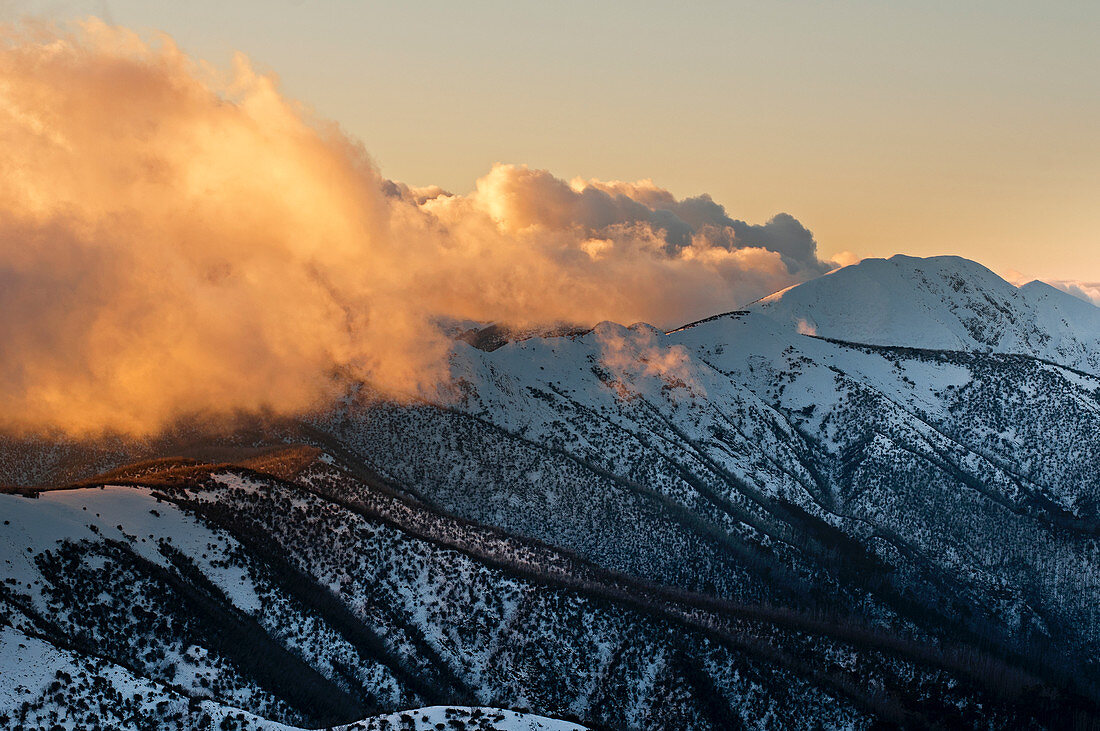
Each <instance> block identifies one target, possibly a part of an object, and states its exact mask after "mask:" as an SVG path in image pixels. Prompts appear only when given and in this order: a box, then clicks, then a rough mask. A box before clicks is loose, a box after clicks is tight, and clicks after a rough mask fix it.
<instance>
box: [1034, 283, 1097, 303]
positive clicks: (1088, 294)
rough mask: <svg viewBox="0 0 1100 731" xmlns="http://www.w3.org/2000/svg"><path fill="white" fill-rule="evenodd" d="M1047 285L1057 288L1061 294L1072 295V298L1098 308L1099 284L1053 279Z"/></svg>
mask: <svg viewBox="0 0 1100 731" xmlns="http://www.w3.org/2000/svg"><path fill="white" fill-rule="evenodd" d="M1047 284H1049V285H1051V286H1052V287H1057V288H1058V289H1060V290H1062V291H1063V292H1067V293H1069V294H1072V295H1073V296H1074V297H1077V298H1079V299H1083V300H1084V301H1085V302H1091V303H1092V304H1094V305H1096V306H1097V307H1100V282H1081V281H1078V280H1070V279H1055V280H1052V281H1050V282H1047Z"/></svg>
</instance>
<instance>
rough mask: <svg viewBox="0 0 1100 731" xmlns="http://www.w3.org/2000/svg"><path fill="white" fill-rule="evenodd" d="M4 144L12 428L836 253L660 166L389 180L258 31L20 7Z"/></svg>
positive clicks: (433, 359) (299, 371)
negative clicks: (127, 21)
mask: <svg viewBox="0 0 1100 731" xmlns="http://www.w3.org/2000/svg"><path fill="white" fill-rule="evenodd" d="M0 149H2V150H4V155H5V157H6V160H5V169H4V175H3V176H2V177H0V342H3V343H4V347H3V349H2V350H0V429H4V430H6V431H17V432H25V431H49V430H61V431H64V432H68V433H73V434H94V433H97V432H100V431H102V430H104V429H110V430H116V431H121V432H127V433H133V434H143V433H150V432H154V431H156V430H158V429H160V428H162V427H163V426H165V425H167V424H169V423H171V422H172V421H173V420H174V419H176V418H178V417H180V416H182V415H191V414H200V415H204V416H205V417H213V416H217V415H225V414H233V413H235V412H238V411H248V412H252V411H268V412H274V413H278V414H297V413H300V412H302V411H305V410H308V409H311V408H314V407H316V406H318V405H319V404H323V403H324V402H325V400H326V399H328V398H331V397H332V396H333V395H334V394H336V393H337V392H338V391H339V389H340V388H341V387H342V386H341V384H342V383H344V382H345V381H344V380H343V379H346V378H349V377H350V378H356V379H362V380H365V381H368V382H369V383H370V384H371V385H372V386H373V387H374V388H376V389H378V390H380V391H382V392H384V393H387V394H390V395H395V396H405V395H411V394H425V393H427V394H429V395H430V394H431V393H432V392H433V389H435V388H436V387H437V386H439V385H441V384H443V383H444V382H445V381H446V380H447V378H448V372H447V353H448V351H449V348H450V347H452V344H451V341H450V339H449V338H448V337H446V336H444V335H443V334H442V333H441V332H440V331H439V330H438V329H437V327H436V326H435V325H434V324H433V323H436V322H438V321H439V319H440V318H455V319H471V320H479V321H498V322H508V323H513V324H517V325H524V324H532V323H540V322H562V321H565V322H574V323H579V324H584V325H591V324H593V323H595V322H597V321H600V320H616V321H619V322H633V321H638V320H645V321H649V322H653V323H655V324H658V325H662V326H671V325H675V324H678V323H680V322H684V321H687V320H691V319H695V318H698V317H701V316H705V315H708V314H711V313H712V312H715V311H720V310H728V309H731V308H732V307H735V306H737V305H738V304H741V303H744V302H746V301H750V300H752V299H755V298H757V297H759V296H761V295H764V294H767V293H769V292H771V291H774V290H776V289H780V288H782V287H785V286H788V285H790V284H793V283H795V282H798V281H802V280H804V279H806V278H809V277H812V276H816V275H817V274H819V273H821V272H823V271H825V270H827V269H828V268H829V267H830V266H831V265H830V264H828V263H826V262H822V261H820V260H819V259H818V257H817V254H816V244H815V242H814V240H813V236H812V235H811V233H810V232H809V231H808V230H807V229H806V228H805V227H803V226H802V225H801V224H799V223H798V222H797V221H796V220H795V219H793V218H791V217H790V216H788V215H786V214H780V215H778V216H776V217H775V218H773V219H772V220H771V221H769V222H767V223H765V224H762V225H751V224H747V223H745V222H743V221H739V220H735V219H733V218H730V217H729V216H728V215H727V214H726V212H725V210H724V209H723V208H722V206H720V205H718V204H716V203H714V202H713V201H712V200H711V199H710V198H709V197H708V196H705V195H704V196H698V197H694V198H687V199H682V200H678V199H676V198H675V197H674V196H672V195H671V194H670V193H669V192H668V191H665V190H662V189H661V188H658V187H657V186H655V185H654V184H653V183H651V182H649V181H642V182H636V183H622V182H601V181H572V182H566V181H564V180H561V179H558V178H556V177H554V176H553V175H551V174H550V173H548V172H546V171H542V170H533V169H529V168H527V167H525V166H522V165H518V166H517V165H496V166H494V167H493V168H492V169H491V170H490V171H489V173H488V174H487V175H486V176H484V177H483V178H482V179H480V180H479V181H477V186H476V189H475V191H474V192H473V193H471V194H469V195H464V196H456V195H451V194H449V193H447V192H446V191H443V190H442V189H439V188H436V187H429V188H413V187H410V186H407V185H404V184H401V183H397V182H394V181H389V180H385V179H384V178H382V177H381V176H380V174H379V173H378V171H377V168H376V167H375V166H374V165H373V163H372V162H371V160H370V158H369V156H368V155H367V153H366V152H365V150H364V148H363V147H362V146H361V145H360V144H359V143H358V142H356V141H354V140H352V139H350V138H349V137H348V136H347V135H345V134H344V133H343V132H342V131H341V130H340V129H339V128H338V127H337V126H336V125H335V124H332V123H329V122H325V121H323V120H319V119H316V118H314V117H313V116H312V115H311V114H310V113H309V112H308V110H306V109H304V108H303V107H302V106H301V105H299V104H296V103H295V102H293V101H290V100H287V99H285V98H284V97H282V96H281V95H280V94H279V92H278V89H277V86H276V83H275V81H274V80H273V79H272V78H270V77H268V76H264V75H262V74H258V73H256V72H255V71H254V70H253V69H252V68H251V67H250V65H249V63H248V61H247V59H246V58H244V57H243V56H238V57H237V58H236V59H235V61H234V64H233V67H232V68H231V69H229V70H228V71H219V70H217V69H213V68H211V67H209V66H208V65H206V64H204V63H202V62H199V61H195V60H193V59H191V58H189V57H188V56H187V55H186V54H184V53H182V52H181V51H180V50H179V49H178V48H177V47H176V46H175V45H174V44H173V43H172V41H171V39H169V38H167V37H165V36H159V37H156V38H153V39H151V40H150V39H146V38H143V37H141V36H139V35H137V34H135V33H133V32H131V31H128V30H125V29H121V28H117V27H113V26H108V25H106V24H104V23H102V22H100V21H96V20H91V21H88V22H86V23H83V24H80V25H78V26H75V27H72V28H59V27H57V26H54V25H50V24H45V23H35V22H29V23H24V24H21V25H18V26H5V27H3V28H0Z"/></svg>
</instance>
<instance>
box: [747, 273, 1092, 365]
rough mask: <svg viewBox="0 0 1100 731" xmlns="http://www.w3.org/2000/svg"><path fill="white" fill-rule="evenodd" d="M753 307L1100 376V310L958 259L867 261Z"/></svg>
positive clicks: (856, 335)
mask: <svg viewBox="0 0 1100 731" xmlns="http://www.w3.org/2000/svg"><path fill="white" fill-rule="evenodd" d="M750 309H752V310H754V311H757V312H761V313H765V314H767V315H768V316H770V317H772V318H773V319H775V320H777V321H780V322H784V323H788V324H790V326H791V327H794V328H800V329H801V331H802V332H808V333H813V334H816V335H819V336H821V337H827V338H836V339H838V340H846V341H849V342H857V343H868V344H871V345H899V346H908V347H913V348H934V349H938V350H966V351H980V352H996V353H1019V354H1023V355H1030V356H1034V357H1036V358H1043V359H1046V360H1050V361H1053V362H1055V363H1059V364H1061V365H1065V366H1071V367H1074V368H1079V369H1081V370H1085V371H1088V372H1090V373H1093V374H1097V373H1100V308H1097V307H1096V306H1095V305H1092V304H1091V303H1089V302H1085V301H1083V300H1080V299H1078V298H1076V297H1074V296H1073V295H1070V294H1067V293H1065V292H1063V291H1061V290H1059V289H1055V288H1054V287H1052V286H1050V285H1049V284H1044V283H1043V282H1039V281H1033V282H1030V283H1028V284H1025V285H1024V286H1022V287H1019V288H1017V287H1015V286H1014V285H1012V284H1010V283H1008V282H1006V281H1005V280H1004V279H1002V278H1001V277H999V276H997V275H996V274H994V273H993V272H991V271H990V270H988V269H986V268H985V267H983V266H982V265H981V264H978V263H976V262H972V261H969V260H967V259H963V258H960V257H957V256H938V257H933V258H928V259H918V258H915V257H911V256H902V255H898V256H893V257H891V258H889V259H865V260H864V261H862V262H860V263H859V264H857V265H855V266H849V267H844V268H843V269H838V270H836V271H834V272H831V273H830V274H827V275H825V276H823V277H820V278H818V279H815V280H812V281H810V282H806V283H805V284H801V285H798V286H796V287H791V288H790V289H786V290H783V291H782V292H777V293H776V294H773V295H771V296H770V297H765V298H764V299H762V300H760V301H759V302H755V303H753V305H752V306H751V307H750Z"/></svg>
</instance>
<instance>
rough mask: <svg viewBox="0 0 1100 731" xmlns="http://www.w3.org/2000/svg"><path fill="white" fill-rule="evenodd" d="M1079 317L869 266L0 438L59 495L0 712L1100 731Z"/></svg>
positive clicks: (11, 582)
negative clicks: (204, 413)
mask: <svg viewBox="0 0 1100 731" xmlns="http://www.w3.org/2000/svg"><path fill="white" fill-rule="evenodd" d="M1068 297H1069V296H1068V295H1064V294H1063V293H1061V292H1059V291H1057V290H1054V289H1053V288H1047V287H1046V286H1045V285H1038V284H1031V285H1026V286H1025V287H1022V288H1019V289H1017V288H1016V287H1013V286H1012V285H1011V284H1008V283H1007V282H1004V281H1003V280H1001V279H1000V278H998V277H996V276H995V275H993V274H992V273H991V272H989V271H988V270H986V269H984V268H983V267H980V266H979V265H977V264H974V263H972V262H966V261H965V260H959V259H954V258H936V259H930V260H918V259H911V258H904V257H895V258H893V259H890V260H888V261H882V260H871V261H867V262H863V263H862V264H860V265H857V266H854V267H849V268H846V269H843V270H839V271H837V272H834V273H833V274H830V275H827V276H825V277H822V278H819V279H817V280H812V281H810V282H808V283H806V284H803V285H800V286H798V287H796V288H793V289H790V290H786V291H784V292H781V293H777V294H776V295H773V296H772V297H769V298H766V299H765V300H762V301H760V302H758V303H755V304H753V305H752V306H750V307H749V308H748V309H746V310H742V311H737V312H732V313H728V314H726V315H721V316H716V317H713V318H709V319H707V320H705V321H702V322H699V323H695V324H692V325H689V326H685V327H683V328H680V329H677V330H675V331H673V332H670V333H664V332H661V331H659V330H657V329H655V328H652V327H650V326H648V325H643V324H637V325H632V326H630V327H624V326H622V325H617V324H614V323H601V324H600V325H598V326H596V327H595V328H593V329H592V330H590V331H583V332H582V331H573V330H561V331H560V334H558V335H550V336H540V337H531V336H530V333H524V334H523V336H522V337H523V339H511V338H509V337H508V331H507V330H506V329H505V328H500V327H495V329H494V330H493V331H492V337H488V336H485V337H478V333H477V331H476V329H474V330H467V331H464V333H463V334H464V337H463V339H462V340H461V341H456V342H455V345H454V349H453V352H452V356H451V369H452V377H453V386H454V388H453V394H454V396H453V398H450V399H448V400H446V401H440V402H438V403H418V404H408V403H394V402H391V401H388V400H386V399H383V398H381V397H379V396H377V395H375V394H374V393H373V392H372V391H371V389H370V388H369V385H367V384H353V385H351V386H350V387H349V391H348V396H347V398H346V399H345V400H344V401H343V402H342V403H341V405H340V406H339V407H338V408H334V409H332V410H330V411H326V412H325V413H322V414H317V415H315V416H313V417H311V418H310V419H308V420H304V421H301V422H298V423H273V424H267V425H264V426H263V428H257V429H254V430H250V431H241V432H239V433H237V434H235V435H234V436H232V437H230V438H222V439H219V440H216V442H214V443H210V442H208V443H202V440H201V439H199V438H197V437H195V438H194V439H190V440H184V439H182V438H176V439H175V440H174V441H167V440H165V441H161V442H156V441H148V442H143V443H141V444H126V443H120V442H119V443H111V444H109V445H106V444H76V443H64V442H58V441H41V440H37V441H35V440H14V439H9V440H8V441H6V442H5V443H4V445H3V449H2V450H0V465H3V468H4V472H5V475H7V477H6V481H8V482H12V483H14V482H23V483H27V482H35V481H37V482H51V483H55V487H68V489H50V490H42V489H23V490H13V491H11V494H8V495H0V515H2V516H3V518H4V521H3V525H2V526H0V561H3V563H2V564H0V565H3V567H4V574H3V579H4V583H3V588H2V589H0V602H2V603H3V605H4V606H3V612H2V613H0V616H3V618H4V619H2V620H0V659H2V662H3V663H4V664H3V667H4V668H5V677H7V676H8V675H9V674H12V677H16V676H18V678H19V680H18V681H17V682H15V683H12V684H10V687H8V688H6V689H5V690H4V691H3V694H0V713H2V714H4V717H5V718H7V719H8V720H7V722H6V723H9V724H11V725H12V726H13V727H15V724H17V723H19V724H23V725H24V727H25V728H36V727H39V726H46V727H48V726H49V725H50V724H52V723H55V722H56V723H61V724H62V726H63V727H64V726H65V724H68V726H69V727H94V726H95V725H96V723H98V724H100V725H102V726H104V727H113V726H124V727H150V728H153V727H176V728H194V727H200V728H201V727H204V724H206V725H209V724H207V721H209V722H210V723H212V724H222V723H223V719H229V720H228V721H225V723H226V724H227V727H229V726H233V724H236V725H237V726H238V727H249V728H281V727H285V726H290V727H317V726H321V725H325V724H340V723H345V724H346V723H353V722H357V721H358V722H360V726H361V727H366V728H371V729H373V728H379V729H381V728H405V727H409V728H414V727H418V726H416V724H429V723H430V724H432V727H433V728H438V726H435V725H434V724H436V723H443V724H444V727H453V728H456V729H460V728H477V727H479V726H476V725H475V722H476V723H481V724H482V725H484V724H485V723H489V724H490V727H494V728H513V727H519V728H528V727H531V728H539V726H538V725H531V724H543V725H544V726H543V727H546V728H572V726H569V725H568V724H570V723H577V724H580V725H582V726H584V727H588V728H614V729H688V728H731V727H741V726H744V727H752V728H816V727H821V726H824V727H830V728H837V727H844V728H871V727H873V726H875V724H881V723H883V722H885V723H887V724H895V725H901V726H910V727H937V726H939V727H950V728H958V727H967V728H971V727H989V728H1004V727H1017V726H1031V727H1039V728H1067V727H1073V726H1074V725H1075V724H1076V725H1077V726H1079V727H1089V724H1090V723H1095V722H1096V719H1097V718H1100V716H1098V715H1097V714H1098V708H1100V706H1098V702H1100V664H1098V662H1097V659H1096V658H1097V657H1100V547H1098V539H1100V375H1097V374H1098V373H1100V369H1098V368H1097V367H1096V365H1097V362H1098V361H1097V358H1100V324H1098V322H1100V320H1098V319H1097V317H1098V315H1097V313H1100V310H1097V308H1095V307H1092V306H1091V305H1088V304H1087V303H1084V302H1080V301H1078V300H1075V299H1073V298H1069V299H1066V298H1068ZM479 345H480V346H483V347H475V346H479ZM168 455H171V456H172V457H174V458H173V459H157V460H152V461H143V462H140V463H137V464H134V465H133V466H129V467H124V466H123V465H125V464H126V463H127V462H134V461H135V460H138V459H139V458H141V459H145V458H148V457H154V456H161V457H164V456H168ZM20 465H27V467H26V468H25V471H33V474H34V475H35V476H36V479H34V480H28V479H26V476H25V475H23V476H22V478H21V476H20V474H19V470H20ZM104 470H111V471H109V472H106V473H105V474H101V475H99V476H96V477H90V475H91V473H94V472H103V471H104ZM89 477H90V479H88V478H89ZM20 478H21V479H20ZM65 483H75V484H72V485H67V484H65ZM27 658H35V659H34V660H33V661H28V660H27ZM436 706H439V707H444V708H452V707H453V708H454V709H457V708H458V707H463V708H466V709H467V710H465V711H459V710H452V712H451V713H450V715H448V713H447V712H446V711H445V710H432V711H430V712H429V711H411V710H406V709H423V708H426V707H436ZM470 708H483V709H494V708H500V709H514V710H520V711H523V712H524V713H525V714H526V713H530V714H534V716H525V717H524V718H522V719H515V718H513V717H512V716H510V715H508V714H506V713H505V712H503V711H492V710H484V711H483V712H482V713H481V715H479V716H477V718H476V719H472V718H471V715H472V713H473V712H472V711H470V710H469V709H470ZM440 713H443V716H442V717H439V714H440ZM402 714H405V715H407V716H408V717H409V719H410V720H408V721H406V720H402V718H401V716H402ZM461 714H466V715H461ZM490 714H493V716H492V718H494V719H495V718H496V716H501V718H500V719H496V720H491V721H486V720H485V719H486V718H488V717H489V715H490ZM535 716H541V717H544V718H543V719H541V720H540V719H539V718H536V717H535ZM421 717H427V718H428V719H429V720H428V721H423V720H418V719H421ZM437 718H438V720H436V719H437ZM547 718H549V719H551V720H546V719H547ZM367 719H369V720H367ZM553 719H560V720H553ZM513 721H514V722H515V723H525V724H528V725H527V726H509V725H507V724H510V723H513ZM455 722H458V723H455ZM265 724H266V725H265ZM273 724H284V725H285V726H275V725H273ZM402 724H404V725H402ZM409 724H413V725H411V726H410V725H409ZM493 724H497V725H495V726H494V725H493ZM502 724H503V725H502ZM425 727H426V726H425Z"/></svg>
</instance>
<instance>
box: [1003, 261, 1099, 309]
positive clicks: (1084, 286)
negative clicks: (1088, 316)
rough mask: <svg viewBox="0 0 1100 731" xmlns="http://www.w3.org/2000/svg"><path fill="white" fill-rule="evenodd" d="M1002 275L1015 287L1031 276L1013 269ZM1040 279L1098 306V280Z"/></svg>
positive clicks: (1025, 282)
mask: <svg viewBox="0 0 1100 731" xmlns="http://www.w3.org/2000/svg"><path fill="white" fill-rule="evenodd" d="M1003 276H1004V278H1005V280H1006V281H1008V282H1010V283H1012V284H1014V285H1016V286H1017V287H1020V286H1022V285H1024V284H1027V283H1028V282H1030V281H1032V278H1031V277H1029V276H1027V275H1025V274H1023V273H1021V272H1018V271H1016V270H1015V269H1009V270H1008V271H1007V272H1005V273H1004V275H1003ZM1042 281H1043V282H1045V283H1046V284H1049V285H1050V286H1052V287H1055V288H1057V289H1060V290H1062V291H1063V292H1065V293H1066V294H1071V295H1073V296H1074V297H1076V298H1078V299H1081V300H1084V301H1085V302H1088V303H1090V304H1094V305H1096V306H1097V307H1100V282H1084V281H1081V280H1079V279H1044V280H1042Z"/></svg>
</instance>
